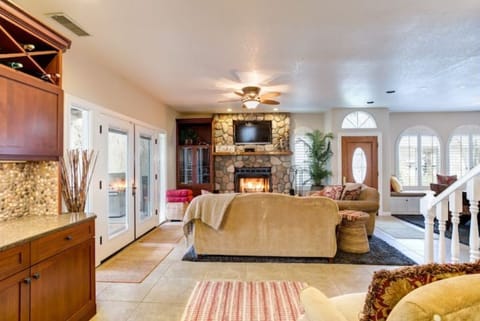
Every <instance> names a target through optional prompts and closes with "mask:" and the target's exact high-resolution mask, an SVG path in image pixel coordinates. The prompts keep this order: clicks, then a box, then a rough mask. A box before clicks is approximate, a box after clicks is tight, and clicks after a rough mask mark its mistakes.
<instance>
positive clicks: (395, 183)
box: [390, 175, 403, 193]
mask: <svg viewBox="0 0 480 321" xmlns="http://www.w3.org/2000/svg"><path fill="white" fill-rule="evenodd" d="M402 189H403V188H402V184H401V183H400V181H399V180H398V178H397V177H396V176H393V175H392V177H390V191H391V192H396V193H400V192H401V191H402Z"/></svg>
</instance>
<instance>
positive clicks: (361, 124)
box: [342, 111, 377, 129]
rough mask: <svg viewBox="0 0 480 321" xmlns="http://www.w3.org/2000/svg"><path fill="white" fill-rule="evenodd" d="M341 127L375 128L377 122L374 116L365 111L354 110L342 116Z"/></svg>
mask: <svg viewBox="0 0 480 321" xmlns="http://www.w3.org/2000/svg"><path fill="white" fill-rule="evenodd" d="M342 128H343V129H353V128H362V129H368V128H377V122H376V121H375V118H373V116H372V115H371V114H369V113H367V112H364V111H354V112H352V113H350V114H348V115H347V116H345V118H343V122H342Z"/></svg>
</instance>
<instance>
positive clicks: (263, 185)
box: [235, 167, 272, 193]
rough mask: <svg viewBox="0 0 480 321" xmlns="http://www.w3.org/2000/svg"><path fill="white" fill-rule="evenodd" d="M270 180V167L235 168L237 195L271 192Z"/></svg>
mask: <svg viewBox="0 0 480 321" xmlns="http://www.w3.org/2000/svg"><path fill="white" fill-rule="evenodd" d="M271 180H272V169H271V167H235V192H237V193H255V192H271V191H272V182H271Z"/></svg>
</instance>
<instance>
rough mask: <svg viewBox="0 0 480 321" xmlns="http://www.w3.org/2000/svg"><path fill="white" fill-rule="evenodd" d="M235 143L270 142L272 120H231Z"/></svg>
mask: <svg viewBox="0 0 480 321" xmlns="http://www.w3.org/2000/svg"><path fill="white" fill-rule="evenodd" d="M233 141H234V142H235V144H271V143H272V121H270V120H262V121H259V120H257V121H240V120H237V121H233Z"/></svg>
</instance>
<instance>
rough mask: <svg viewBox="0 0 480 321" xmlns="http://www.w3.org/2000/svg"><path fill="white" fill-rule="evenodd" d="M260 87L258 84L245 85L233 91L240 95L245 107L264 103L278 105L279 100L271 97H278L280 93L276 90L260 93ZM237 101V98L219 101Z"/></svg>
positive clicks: (252, 107) (249, 107)
mask: <svg viewBox="0 0 480 321" xmlns="http://www.w3.org/2000/svg"><path fill="white" fill-rule="evenodd" d="M260 91H261V88H260V87H258V86H246V87H243V88H242V89H241V90H236V91H234V93H235V94H236V95H238V96H240V97H241V98H240V101H241V102H242V103H243V107H244V108H247V109H255V108H257V106H258V105H259V104H266V105H278V104H280V102H278V101H276V100H273V99H271V98H274V97H278V96H280V95H281V94H280V93H279V92H277V91H272V92H266V93H264V94H262V95H260ZM233 101H238V99H229V100H221V101H219V102H221V103H225V102H233Z"/></svg>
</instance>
